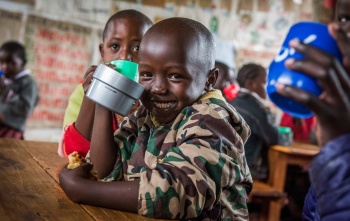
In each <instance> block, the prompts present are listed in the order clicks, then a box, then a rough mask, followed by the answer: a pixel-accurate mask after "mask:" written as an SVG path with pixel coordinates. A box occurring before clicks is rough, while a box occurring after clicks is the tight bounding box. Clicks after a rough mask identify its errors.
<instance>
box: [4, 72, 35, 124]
mask: <svg viewBox="0 0 350 221" xmlns="http://www.w3.org/2000/svg"><path fill="white" fill-rule="evenodd" d="M14 84H16V86H18V87H19V88H21V90H20V91H19V92H16V91H14V90H12V89H10V91H9V92H8V94H7V95H6V99H5V100H3V101H0V114H1V115H2V116H3V122H6V124H7V125H9V126H11V127H13V128H18V127H19V126H20V127H22V126H23V125H24V123H25V121H26V119H27V117H28V116H29V114H30V113H31V112H32V111H33V109H34V108H35V106H36V105H37V103H38V100H39V90H38V87H37V84H36V82H35V81H34V79H33V78H32V77H30V76H25V77H22V78H20V79H17V80H16V82H15V83H14ZM19 124H22V125H19ZM18 129H19V128H18ZM21 129H22V128H21Z"/></svg>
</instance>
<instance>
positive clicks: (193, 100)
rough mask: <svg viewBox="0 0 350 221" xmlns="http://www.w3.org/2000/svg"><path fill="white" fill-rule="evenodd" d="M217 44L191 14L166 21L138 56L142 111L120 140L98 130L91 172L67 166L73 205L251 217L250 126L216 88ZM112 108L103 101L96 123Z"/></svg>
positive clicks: (65, 180) (172, 215)
mask: <svg viewBox="0 0 350 221" xmlns="http://www.w3.org/2000/svg"><path fill="white" fill-rule="evenodd" d="M214 50H215V47H214V39H213V36H212V34H211V33H210V31H209V30H208V29H207V28H205V26H203V25H202V24H200V23H198V22H196V21H194V20H190V19H186V18H169V19H166V20H163V21H161V22H158V23H157V24H155V25H154V26H153V27H151V28H150V29H149V30H148V31H147V32H146V34H145V35H144V37H143V39H142V42H141V45H140V50H139V59H140V60H139V77H140V78H139V79H140V80H139V81H140V84H142V85H143V86H144V87H145V90H144V93H143V94H142V96H141V98H140V100H141V103H142V105H141V106H140V107H139V108H138V110H137V111H136V112H134V113H133V114H132V115H130V116H129V117H126V118H125V120H124V121H123V123H122V125H121V128H120V129H118V130H117V131H116V133H115V136H114V140H113V138H112V137H111V136H108V134H106V133H103V132H102V131H103V129H106V128H107V127H108V126H106V124H107V123H108V122H107V121H106V122H105V123H106V124H103V121H96V123H95V124H94V129H93V134H92V142H91V159H92V162H93V164H94V166H95V168H96V170H97V171H98V175H99V177H100V178H103V177H105V178H104V180H105V181H116V182H94V181H90V180H87V179H86V177H87V176H86V174H87V171H88V170H89V169H90V168H91V166H88V165H84V166H81V167H78V168H76V169H74V170H70V171H68V170H67V169H63V170H62V171H61V173H60V184H61V187H62V189H63V190H64V191H65V193H66V194H67V196H68V197H69V198H70V199H72V200H73V201H74V202H80V203H85V204H90V205H96V206H103V207H108V208H113V209H118V210H124V211H131V212H138V213H139V214H141V215H145V216H148V217H155V218H167V219H181V220H182V219H193V218H196V219H199V220H202V219H209V220H220V219H221V220H248V210H247V204H246V203H247V198H248V194H249V192H250V190H251V187H252V178H251V175H250V172H249V168H248V166H247V164H246V159H245V157H244V142H245V141H246V139H247V138H248V136H249V133H250V130H249V127H248V126H247V124H246V123H245V121H244V120H243V119H242V118H241V116H240V115H239V114H238V113H237V112H236V111H235V109H234V108H232V107H231V106H230V105H229V104H228V103H227V102H226V101H225V99H224V97H223V96H222V94H221V92H220V91H218V90H214V89H213V88H212V86H213V85H214V84H215V82H216V78H217V75H218V69H217V68H215V65H214V63H215V59H214ZM107 115H108V110H107V109H105V108H103V107H101V106H99V105H97V106H96V109H95V117H97V116H101V117H105V116H107Z"/></svg>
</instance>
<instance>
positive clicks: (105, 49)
mask: <svg viewBox="0 0 350 221" xmlns="http://www.w3.org/2000/svg"><path fill="white" fill-rule="evenodd" d="M149 27H150V26H149V25H146V24H144V23H142V24H141V23H140V22H139V21H138V20H135V19H131V18H119V19H116V20H114V21H112V22H111V23H110V24H109V26H108V31H107V33H106V37H105V39H104V42H103V44H100V53H101V56H102V59H103V61H104V62H105V63H107V62H111V61H113V60H129V61H133V62H136V63H138V61H139V58H138V50H139V46H140V42H141V39H142V36H143V35H144V34H145V32H146V31H147V29H148V28H149Z"/></svg>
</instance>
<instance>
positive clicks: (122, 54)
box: [58, 10, 153, 157]
mask: <svg viewBox="0 0 350 221" xmlns="http://www.w3.org/2000/svg"><path fill="white" fill-rule="evenodd" d="M152 25H153V23H152V21H151V20H150V19H149V18H148V17H147V16H145V15H144V14H142V13H141V12H139V11H136V10H123V11H119V12H117V13H115V14H114V15H112V16H111V17H110V18H109V20H108V21H107V23H106V26H105V28H104V30H103V36H102V37H103V43H102V44H100V45H99V49H100V53H101V57H102V59H103V62H104V63H108V62H111V61H113V60H130V61H133V62H136V63H138V61H139V58H138V50H139V46H140V43H141V39H142V37H143V35H144V34H145V33H146V31H147V30H148V29H149V28H150V27H151V26H152ZM96 67H97V66H96V65H92V66H91V67H89V68H88V70H87V71H86V73H85V75H84V82H83V84H82V87H83V91H84V92H80V93H81V94H82V96H83V99H82V102H81V103H79V102H78V103H79V104H76V105H78V106H80V111H79V114H78V116H77V118H76V121H75V122H73V123H71V124H69V125H68V126H66V127H65V129H64V132H63V134H62V140H61V142H60V146H59V148H58V154H59V155H60V156H62V157H64V156H68V155H69V154H70V153H72V152H73V151H78V153H79V154H80V155H82V156H84V157H85V156H86V154H87V153H88V151H89V150H90V139H91V133H92V125H93V123H94V112H95V103H94V102H93V101H91V100H90V99H89V98H87V97H85V93H86V92H87V90H88V88H89V86H90V83H91V79H92V75H93V73H94V71H95V69H96ZM78 87H80V88H81V85H78ZM78 89H79V88H77V89H76V91H78ZM76 91H75V92H76ZM73 93H74V92H73ZM78 93H79V92H78ZM71 97H72V96H71ZM69 102H72V100H71V99H70V101H69ZM72 106H73V105H72ZM69 107H70V105H68V108H69ZM68 113H69V110H68V109H67V110H66V115H67V114H68ZM111 114H112V115H113V127H111V129H110V131H111V134H113V132H114V131H115V130H116V129H117V128H118V123H120V122H121V119H122V117H121V116H119V115H116V114H114V113H111ZM118 118H119V120H118Z"/></svg>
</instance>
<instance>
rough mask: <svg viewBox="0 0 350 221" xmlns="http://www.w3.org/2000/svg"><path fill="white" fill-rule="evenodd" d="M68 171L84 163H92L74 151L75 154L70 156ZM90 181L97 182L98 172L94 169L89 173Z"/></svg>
mask: <svg viewBox="0 0 350 221" xmlns="http://www.w3.org/2000/svg"><path fill="white" fill-rule="evenodd" d="M68 160H69V163H68V166H67V168H68V169H74V168H76V167H78V166H80V165H82V164H83V163H90V162H88V161H87V160H86V159H85V158H84V157H83V156H81V155H79V153H78V152H77V151H74V152H73V153H71V154H69V155H68ZM89 179H90V180H97V171H96V170H95V169H94V168H92V169H91V170H90V172H89Z"/></svg>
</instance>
